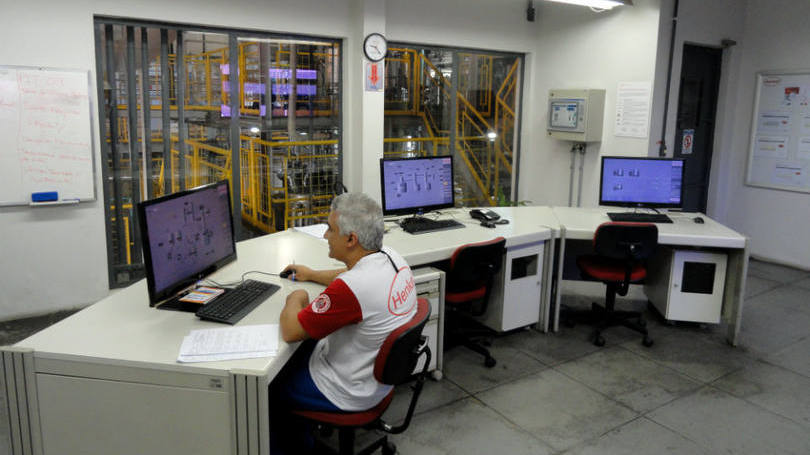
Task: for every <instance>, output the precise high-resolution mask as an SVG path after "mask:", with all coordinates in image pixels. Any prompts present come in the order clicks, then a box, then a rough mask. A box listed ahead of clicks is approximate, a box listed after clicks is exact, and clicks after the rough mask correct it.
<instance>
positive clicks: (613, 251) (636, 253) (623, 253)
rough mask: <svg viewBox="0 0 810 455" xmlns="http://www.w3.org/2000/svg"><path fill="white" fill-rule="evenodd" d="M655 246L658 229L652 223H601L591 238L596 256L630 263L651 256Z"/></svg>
mask: <svg viewBox="0 0 810 455" xmlns="http://www.w3.org/2000/svg"><path fill="white" fill-rule="evenodd" d="M657 245H658V227H656V226H655V225H654V224H652V223H626V222H609V223H602V224H601V225H599V227H598V228H596V232H595V233H594V236H593V248H594V251H595V252H596V254H598V255H599V256H605V257H609V258H611V259H620V260H626V261H632V262H636V261H641V260H643V259H647V258H648V257H650V256H652V255H653V253H654V252H655V247H656V246H657Z"/></svg>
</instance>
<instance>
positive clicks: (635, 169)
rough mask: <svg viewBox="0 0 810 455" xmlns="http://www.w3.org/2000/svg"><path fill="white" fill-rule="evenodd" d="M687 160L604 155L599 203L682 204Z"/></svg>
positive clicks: (635, 204) (651, 205) (634, 204)
mask: <svg viewBox="0 0 810 455" xmlns="http://www.w3.org/2000/svg"><path fill="white" fill-rule="evenodd" d="M683 164H684V163H683V160H680V159H667V158H631V157H615V156H605V157H602V179H601V182H600V185H599V187H600V188H599V204H600V205H615V206H624V207H680V206H681V204H682V199H683Z"/></svg>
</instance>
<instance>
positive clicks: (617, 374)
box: [0, 260, 810, 455]
mask: <svg viewBox="0 0 810 455" xmlns="http://www.w3.org/2000/svg"><path fill="white" fill-rule="evenodd" d="M747 283H748V284H747V289H746V301H745V310H744V312H743V324H742V333H741V341H740V346H738V347H737V348H732V347H731V346H729V345H728V344H726V342H725V339H724V338H725V327H721V326H703V327H701V326H699V325H696V324H684V323H679V324H675V325H667V324H666V323H665V322H664V321H662V320H660V319H659V318H657V317H656V316H655V315H649V316H648V322H649V327H650V332H651V335H652V337H653V338H654V340H655V344H654V345H653V346H652V347H651V348H645V347H643V346H642V345H641V342H640V341H641V340H640V336H637V335H636V334H635V333H633V332H630V331H629V330H626V329H624V328H612V329H609V330H608V331H606V332H605V333H604V335H605V338H606V339H607V345H606V346H605V347H603V348H597V347H595V346H593V345H592V344H591V343H590V342H588V340H587V338H588V335H589V329H588V328H587V327H586V326H577V327H574V328H571V329H569V328H565V327H563V328H562V330H561V331H560V332H559V333H557V334H542V333H538V332H536V331H534V330H524V331H519V332H517V333H510V334H507V335H505V336H501V337H498V338H496V339H495V340H494V341H493V347H492V352H493V355H494V356H495V358H496V359H497V360H498V365H497V366H496V367H495V368H493V369H487V368H485V367H484V366H483V362H482V360H481V358H480V357H478V356H477V355H475V354H473V353H471V352H469V351H467V350H466V349H464V348H462V347H457V348H454V349H452V350H450V351H448V352H446V353H445V357H444V359H445V368H444V379H443V380H441V381H439V382H434V381H428V382H427V384H426V386H425V390H424V392H423V394H422V396H421V398H420V400H419V405H418V407H417V414H416V416H415V417H414V419H413V421H412V422H411V427H410V428H409V429H408V431H407V432H405V433H404V434H402V435H399V436H394V437H393V440H394V441H395V442H396V444H397V446H398V452H399V453H402V454H420V455H422V454H425V455H430V454H460V455H461V454H464V455H467V454H509V455H514V454H535V455H536V454H571V455H573V454H577V455H584V454H599V455H606V454H661V453H667V454H715V453H725V454H752V455H754V454H755V455H760V454H766V453H767V454H807V453H810V437H808V436H807V434H808V432H810V273H808V272H802V271H798V270H795V269H790V268H786V267H781V266H777V265H772V264H767V263H764V262H759V261H753V260H752V261H751V263H750V266H749V276H748V282H747ZM565 301H566V303H568V304H573V305H577V304H583V303H587V302H585V300H584V299H582V298H575V297H569V298H566V299H565ZM64 316H65V314H60V315H54V316H52V317H49V318H36V319H33V320H26V321H17V322H15V323H5V324H0V344H9V343H14V342H16V341H18V340H20V339H22V338H24V337H26V336H28V335H30V334H31V333H33V332H35V331H37V330H40V329H41V328H43V327H45V326H47V325H48V324H50V323H53V322H54V321H55V319H56V318H59V317H64ZM408 392H409V390H407V388H402V389H401V390H398V391H397V397H396V399H395V401H394V403H393V404H392V406H391V408H390V409H389V411H388V414H387V415H390V416H392V420H394V421H396V420H397V418H396V416H401V415H403V414H404V409H405V406H406V404H407V398H408ZM3 399H4V398H3V396H2V394H0V453H8V452H9V449H8V448H7V447H8V430H7V428H6V427H7V423H6V421H7V418H6V415H5V403H4V402H3V401H2V400H3Z"/></svg>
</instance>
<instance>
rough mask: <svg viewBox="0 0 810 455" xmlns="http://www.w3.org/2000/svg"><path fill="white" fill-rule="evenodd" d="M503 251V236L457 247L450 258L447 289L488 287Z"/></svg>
mask: <svg viewBox="0 0 810 455" xmlns="http://www.w3.org/2000/svg"><path fill="white" fill-rule="evenodd" d="M505 252H506V240H505V239H504V238H503V237H496V238H494V239H492V240H489V241H486V242H480V243H470V244H467V245H462V246H460V247H458V248H457V249H456V251H455V252H454V253H453V256H452V257H451V258H450V268H449V270H448V271H447V291H448V292H464V291H469V290H473V289H477V288H480V287H481V286H487V287H490V285H491V283H492V277H493V276H495V274H497V273H498V271H500V270H501V264H502V263H503V256H504V253H505Z"/></svg>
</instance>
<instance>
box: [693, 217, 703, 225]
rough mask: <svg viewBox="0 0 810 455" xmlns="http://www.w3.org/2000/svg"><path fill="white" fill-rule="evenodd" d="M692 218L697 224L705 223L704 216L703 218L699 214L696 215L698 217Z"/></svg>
mask: <svg viewBox="0 0 810 455" xmlns="http://www.w3.org/2000/svg"><path fill="white" fill-rule="evenodd" d="M692 220H693V221H694V222H695V223H697V224H703V218H701V217H699V216H696V217H694V218H692Z"/></svg>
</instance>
